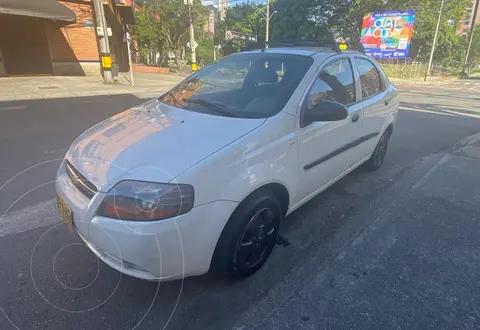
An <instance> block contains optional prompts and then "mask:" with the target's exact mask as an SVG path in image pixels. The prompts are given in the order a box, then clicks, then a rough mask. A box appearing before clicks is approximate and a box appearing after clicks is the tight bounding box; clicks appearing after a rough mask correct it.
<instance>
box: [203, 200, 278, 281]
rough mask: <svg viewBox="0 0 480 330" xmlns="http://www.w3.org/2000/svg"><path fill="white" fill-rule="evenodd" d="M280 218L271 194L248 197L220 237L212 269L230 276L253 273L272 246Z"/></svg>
mask: <svg viewBox="0 0 480 330" xmlns="http://www.w3.org/2000/svg"><path fill="white" fill-rule="evenodd" d="M282 218H283V213H282V208H281V206H280V203H279V202H278V200H277V199H276V198H275V197H274V196H271V195H269V194H262V193H261V192H259V193H254V195H252V196H250V197H248V198H247V200H245V201H244V202H242V203H241V204H240V205H239V207H238V208H237V209H236V210H235V212H234V213H233V215H232V216H231V218H230V219H229V221H228V222H227V225H226V226H225V228H224V230H223V232H222V234H221V236H220V239H219V241H218V243H217V247H216V249H215V254H214V258H213V263H212V268H214V270H215V272H216V273H217V274H218V273H220V274H221V275H222V277H227V278H233V279H236V278H244V277H247V276H250V275H252V274H254V273H256V272H257V271H258V270H259V269H260V268H261V267H262V266H263V264H264V263H265V262H266V261H267V259H268V257H269V256H270V254H271V253H272V251H273V248H274V247H275V244H276V241H277V236H278V229H279V226H280V222H281V220H282Z"/></svg>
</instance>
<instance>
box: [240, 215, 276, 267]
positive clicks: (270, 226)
mask: <svg viewBox="0 0 480 330" xmlns="http://www.w3.org/2000/svg"><path fill="white" fill-rule="evenodd" d="M276 223H277V221H276V219H275V213H274V211H273V210H272V209H269V208H264V209H261V210H260V211H258V212H257V213H256V214H255V215H254V216H253V217H252V219H250V221H249V222H248V224H247V227H246V228H245V230H244V232H243V234H242V236H241V237H240V239H239V240H238V243H237V248H236V250H235V254H234V260H233V263H234V264H235V265H236V267H237V268H238V269H248V268H255V267H257V266H258V265H259V264H263V263H264V262H265V260H266V258H267V257H268V255H269V254H270V252H271V250H272V249H273V247H274V246H275V243H276V240H277V235H276V233H277V229H278V228H277V226H276Z"/></svg>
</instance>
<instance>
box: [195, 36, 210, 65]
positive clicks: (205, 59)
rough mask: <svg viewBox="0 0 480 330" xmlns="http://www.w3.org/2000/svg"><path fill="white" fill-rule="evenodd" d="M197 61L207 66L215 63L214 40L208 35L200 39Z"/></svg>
mask: <svg viewBox="0 0 480 330" xmlns="http://www.w3.org/2000/svg"><path fill="white" fill-rule="evenodd" d="M196 52H197V61H198V62H199V63H200V64H203V65H205V64H207V63H210V62H212V61H213V39H212V37H211V36H208V35H204V36H202V35H200V37H199V38H198V47H197V49H196Z"/></svg>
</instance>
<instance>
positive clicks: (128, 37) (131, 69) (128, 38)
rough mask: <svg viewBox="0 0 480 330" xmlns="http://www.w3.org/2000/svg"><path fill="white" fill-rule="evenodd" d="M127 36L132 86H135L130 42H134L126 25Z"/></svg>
mask: <svg viewBox="0 0 480 330" xmlns="http://www.w3.org/2000/svg"><path fill="white" fill-rule="evenodd" d="M125 36H126V39H127V51H128V65H129V67H130V84H132V86H133V67H132V51H131V50H130V42H131V40H132V38H131V36H130V32H128V29H127V26H126V25H125Z"/></svg>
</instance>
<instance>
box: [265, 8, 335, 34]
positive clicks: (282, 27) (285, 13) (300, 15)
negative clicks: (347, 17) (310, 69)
mask: <svg viewBox="0 0 480 330" xmlns="http://www.w3.org/2000/svg"><path fill="white" fill-rule="evenodd" d="M337 2H338V3H339V4H340V3H341V1H338V0H337ZM339 4H338V5H339ZM273 8H274V10H276V11H277V14H276V15H275V16H273V17H274V18H273V19H272V20H271V21H270V26H271V32H270V34H271V39H272V40H275V39H277V40H280V39H325V38H331V33H330V31H329V30H328V25H327V19H328V17H329V16H330V15H331V9H332V6H331V4H330V3H329V1H327V0H295V1H290V0H278V1H276V2H274V4H273Z"/></svg>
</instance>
